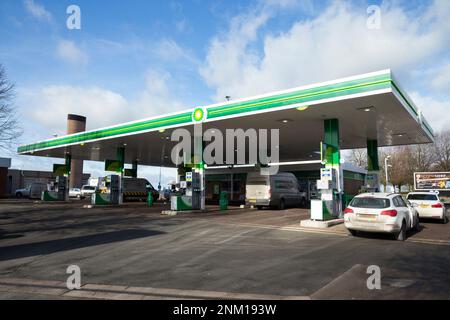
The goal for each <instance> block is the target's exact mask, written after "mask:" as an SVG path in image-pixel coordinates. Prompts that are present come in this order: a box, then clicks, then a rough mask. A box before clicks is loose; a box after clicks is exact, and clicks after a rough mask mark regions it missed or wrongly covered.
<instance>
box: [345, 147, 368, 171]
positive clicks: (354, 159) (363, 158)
mask: <svg viewBox="0 0 450 320" xmlns="http://www.w3.org/2000/svg"><path fill="white" fill-rule="evenodd" d="M348 160H349V161H350V163H352V164H354V165H356V166H358V167H360V168H366V167H367V150H366V149H353V150H351V152H350V154H349V155H348Z"/></svg>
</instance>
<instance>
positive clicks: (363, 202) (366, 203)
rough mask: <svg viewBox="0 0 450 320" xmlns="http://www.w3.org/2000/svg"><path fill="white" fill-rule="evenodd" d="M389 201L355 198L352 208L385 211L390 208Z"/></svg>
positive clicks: (351, 204) (351, 203)
mask: <svg viewBox="0 0 450 320" xmlns="http://www.w3.org/2000/svg"><path fill="white" fill-rule="evenodd" d="M390 205H391V204H390V201H389V199H384V198H373V197H358V198H353V200H352V201H351V202H350V206H352V207H355V208H367V209H383V208H388V207H390Z"/></svg>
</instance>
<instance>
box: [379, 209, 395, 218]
mask: <svg viewBox="0 0 450 320" xmlns="http://www.w3.org/2000/svg"><path fill="white" fill-rule="evenodd" d="M381 215H382V216H389V217H396V216H397V210H384V211H381Z"/></svg>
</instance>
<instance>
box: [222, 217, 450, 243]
mask: <svg viewBox="0 0 450 320" xmlns="http://www.w3.org/2000/svg"><path fill="white" fill-rule="evenodd" d="M220 223H221V224H227V225H234V226H240V227H252V228H261V229H270V230H281V231H297V232H305V233H317V234H331V235H337V236H344V237H347V236H348V235H347V233H346V232H342V231H334V230H319V229H317V230H316V229H311V228H303V227H277V226H271V225H262V224H253V223H226V222H220ZM406 241H407V242H414V243H422V244H432V245H441V246H450V241H449V240H439V239H426V238H408V239H406Z"/></svg>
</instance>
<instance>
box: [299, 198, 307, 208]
mask: <svg viewBox="0 0 450 320" xmlns="http://www.w3.org/2000/svg"><path fill="white" fill-rule="evenodd" d="M300 207H301V208H304V207H306V199H305V198H302V200H301V201H300Z"/></svg>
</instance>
